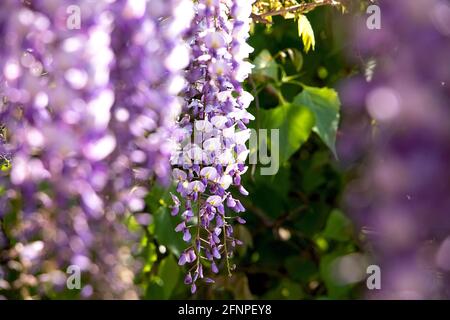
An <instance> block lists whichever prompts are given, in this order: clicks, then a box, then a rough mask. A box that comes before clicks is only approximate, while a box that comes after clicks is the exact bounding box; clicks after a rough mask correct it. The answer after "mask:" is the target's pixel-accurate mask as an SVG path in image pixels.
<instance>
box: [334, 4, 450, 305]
mask: <svg viewBox="0 0 450 320" xmlns="http://www.w3.org/2000/svg"><path fill="white" fill-rule="evenodd" d="M379 3H380V8H381V12H382V13H383V20H382V21H383V22H382V23H383V27H382V29H381V30H376V31H372V30H368V29H366V28H354V30H358V32H356V33H355V39H356V41H355V45H356V46H357V49H358V50H357V51H358V52H362V53H364V54H365V55H366V56H368V57H370V56H372V57H376V60H377V65H376V68H375V72H374V74H373V77H371V78H372V79H370V80H371V81H366V80H365V79H352V80H351V81H349V83H348V84H347V85H346V86H345V87H344V90H343V95H342V97H343V104H344V105H345V106H346V108H347V109H346V110H345V111H346V117H345V119H346V120H345V122H344V123H343V139H342V140H341V142H340V148H339V149H340V150H341V152H340V153H341V155H342V159H344V160H347V161H348V160H353V161H354V159H358V158H361V157H362V156H364V158H366V160H367V161H366V162H365V163H364V170H363V171H361V172H360V174H359V175H358V179H357V180H355V181H354V182H353V183H352V184H350V186H349V187H348V191H347V203H348V205H349V209H350V213H351V214H352V216H353V217H354V218H355V220H356V221H357V222H358V223H359V224H360V225H361V226H363V227H364V228H365V230H367V231H368V232H367V237H368V240H369V241H370V244H371V247H372V249H373V251H374V256H375V257H376V263H377V264H379V266H380V268H381V270H382V277H381V290H375V291H373V292H371V293H370V296H371V297H375V298H383V299H386V298H387V299H442V298H444V299H448V298H449V284H450V282H449V279H450V237H449V235H450V219H449V210H450V198H449V197H448V195H449V194H450V161H449V160H450V128H449V126H448V119H449V117H450V108H449V104H448V101H449V99H450V86H449V85H450V69H449V68H443V67H442V66H445V65H448V62H447V61H448V52H450V41H449V40H450V27H449V26H450V25H449V21H450V6H449V4H448V2H447V1H441V0H430V1H424V0H418V1H408V0H397V1H380V2H379ZM360 23H361V24H362V25H365V21H362V22H360ZM412 39H414V40H412ZM429 48H432V49H431V50H430V49H429ZM424 51H426V54H425V55H424ZM430 61H432V62H433V63H430ZM374 122H376V127H375V128H373V126H372V125H371V124H372V123H374ZM367 150H370V152H368V151H367Z"/></svg>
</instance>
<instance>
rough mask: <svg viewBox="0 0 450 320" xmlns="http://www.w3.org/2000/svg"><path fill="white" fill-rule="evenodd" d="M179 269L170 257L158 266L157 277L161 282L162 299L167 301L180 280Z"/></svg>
mask: <svg viewBox="0 0 450 320" xmlns="http://www.w3.org/2000/svg"><path fill="white" fill-rule="evenodd" d="M180 272H181V271H180V267H179V266H178V264H177V262H176V261H175V259H174V257H173V256H172V255H170V256H168V257H167V258H165V259H164V260H163V261H162V262H161V264H160V265H159V270H158V276H159V277H160V278H161V280H162V281H163V291H164V299H169V298H170V296H171V295H172V291H173V289H175V287H176V285H177V282H178V280H179V278H180Z"/></svg>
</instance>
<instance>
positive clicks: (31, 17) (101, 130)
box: [0, 0, 192, 298]
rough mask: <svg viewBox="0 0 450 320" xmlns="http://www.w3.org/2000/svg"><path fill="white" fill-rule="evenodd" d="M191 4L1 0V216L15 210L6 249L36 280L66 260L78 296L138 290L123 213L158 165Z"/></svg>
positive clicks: (164, 159) (58, 277)
mask: <svg viewBox="0 0 450 320" xmlns="http://www.w3.org/2000/svg"><path fill="white" fill-rule="evenodd" d="M74 4H75V5H77V6H78V7H79V9H80V10H79V11H80V13H81V15H82V16H81V17H82V25H81V28H80V29H76V28H75V29H73V30H72V29H69V28H67V25H66V19H67V14H66V11H67V8H68V7H69V6H71V5H74ZM191 5H192V4H191V2H190V0H172V1H163V0H148V1H131V0H128V1H125V0H119V1H116V2H114V3H111V1H106V0H105V1H96V2H95V3H92V2H91V1H81V0H80V1H76V3H74V1H59V2H57V3H56V2H49V1H33V3H32V4H30V5H26V4H21V3H20V2H18V1H12V0H11V1H10V0H6V1H2V2H1V4H0V33H2V34H1V37H0V44H1V48H0V71H1V79H0V80H2V86H0V93H2V97H1V99H0V101H2V103H1V104H0V123H1V124H4V125H5V128H6V132H7V134H6V136H7V139H6V140H7V141H6V144H5V145H3V144H2V147H1V148H2V149H1V150H5V151H7V153H8V154H10V155H11V157H10V158H11V169H10V171H6V172H3V173H1V177H0V178H1V179H2V186H3V188H1V189H0V196H1V200H2V201H1V202H0V205H1V206H2V207H1V208H0V218H2V216H1V214H7V213H8V212H15V215H16V216H17V217H18V223H17V226H16V227H15V228H14V230H13V231H11V232H10V233H9V234H8V235H7V236H9V237H14V238H15V239H16V241H17V245H15V246H14V247H13V248H7V249H10V250H8V251H9V258H10V259H15V260H18V261H20V262H21V265H22V266H21V270H20V271H21V272H22V273H25V274H27V275H30V276H31V277H34V276H35V275H39V279H37V278H33V279H35V280H33V281H32V282H33V283H35V282H37V281H36V280H39V281H43V282H47V281H48V282H51V283H52V284H53V285H57V286H65V280H64V278H65V276H66V273H65V267H66V266H67V265H69V264H74V265H76V266H78V267H79V268H80V269H81V271H82V272H83V275H87V276H86V277H87V278H86V279H85V280H86V281H85V282H87V283H88V285H86V286H84V287H83V288H82V290H81V294H82V295H83V296H85V297H92V296H94V297H103V298H116V297H122V298H132V297H136V292H135V288H134V285H133V277H132V274H133V273H132V270H131V268H134V267H136V266H138V265H137V264H136V263H133V262H132V261H131V259H130V258H131V251H130V249H128V248H127V247H126V246H125V245H126V244H127V240H131V239H132V238H131V235H130V233H129V231H128V229H127V226H126V225H125V224H124V223H123V221H122V220H123V219H122V217H123V215H124V214H125V213H128V212H140V211H141V210H143V208H144V205H143V200H142V199H143V197H144V196H145V194H146V190H145V189H144V188H140V187H138V186H137V183H138V181H141V180H144V179H148V178H150V177H151V176H153V175H156V176H157V177H160V178H163V176H164V175H165V170H166V169H165V167H166V166H167V163H168V160H169V151H167V150H168V149H169V148H168V146H167V145H165V144H164V142H165V141H166V140H167V137H168V135H169V134H170V131H171V130H172V126H173V122H174V120H173V119H174V117H175V116H176V113H177V112H179V111H180V107H179V106H177V104H178V102H177V99H176V94H177V93H178V92H179V91H180V90H181V89H182V88H183V84H184V81H183V78H182V77H181V76H180V70H181V69H182V68H183V67H184V66H186V65H187V64H188V62H189V59H188V57H187V56H188V53H187V52H186V50H184V47H183V46H182V45H181V44H180V43H181V39H182V38H181V36H182V35H183V34H184V32H185V29H186V28H187V27H189V25H190V15H189V8H190V6H191ZM124 39H125V40H124ZM123 40H124V41H123ZM183 60H184V61H185V62H183ZM183 63H184V64H183ZM16 200H19V201H16ZM13 203H20V204H21V206H20V207H19V208H17V207H16V206H13V205H12V204H13ZM2 237H3V235H2V236H0V238H2ZM31 239H33V241H31ZM2 242H3V243H6V242H7V241H0V249H4V248H6V246H3V247H2ZM0 258H1V257H0ZM49 267H50V268H49ZM23 278H24V279H25V277H23ZM27 279H30V278H27ZM14 285H16V286H18V287H17V288H15V289H21V288H22V287H26V286H28V285H30V286H32V285H31V284H29V283H22V282H15V284H14Z"/></svg>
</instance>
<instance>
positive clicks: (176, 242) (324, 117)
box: [138, 7, 368, 299]
mask: <svg viewBox="0 0 450 320" xmlns="http://www.w3.org/2000/svg"><path fill="white" fill-rule="evenodd" d="M307 17H308V20H309V21H310V22H311V25H312V26H313V29H314V33H315V39H316V45H315V47H316V49H315V50H314V51H309V52H308V53H305V51H306V50H303V49H304V48H303V43H302V40H301V39H300V38H299V32H298V28H297V24H296V22H295V21H294V20H292V19H286V20H285V19H283V18H282V17H274V19H273V22H274V23H273V24H271V25H264V24H256V25H255V26H254V29H253V32H252V36H251V39H250V44H251V45H252V46H253V47H254V48H255V52H254V53H253V56H252V59H253V62H254V64H255V69H254V71H253V74H252V77H251V78H250V80H249V81H248V84H247V86H248V88H247V89H248V90H249V91H250V92H252V93H253V94H254V95H256V96H257V99H255V101H254V103H253V105H252V110H251V111H252V113H253V114H254V115H255V116H256V121H254V123H253V126H254V128H279V129H280V141H281V143H280V154H281V157H280V170H279V171H278V173H277V174H276V175H274V176H261V175H260V174H259V172H260V170H259V167H257V168H252V170H249V172H248V173H247V175H246V177H245V181H244V185H245V186H246V188H247V189H248V190H249V192H250V195H249V196H248V197H242V198H240V200H241V201H242V202H243V204H244V206H245V207H246V208H247V212H246V213H245V214H244V215H243V217H244V218H245V219H246V220H247V224H245V225H243V226H239V227H238V238H240V239H242V240H243V241H244V246H242V247H240V248H239V250H238V251H237V252H236V256H235V257H234V258H233V262H234V263H235V264H236V269H235V271H234V274H233V277H231V278H229V277H228V276H226V275H224V276H221V277H219V278H216V283H215V284H214V285H211V286H209V285H208V286H202V287H201V288H199V291H198V292H197V293H196V294H195V295H194V296H191V294H190V292H189V290H188V287H187V286H185V285H184V284H183V271H182V270H180V268H179V266H178V265H177V263H176V261H177V255H178V254H179V253H180V252H181V250H182V248H183V246H184V244H183V242H182V240H181V239H180V237H179V235H178V234H176V233H175V232H174V231H173V228H174V226H175V225H176V223H177V222H176V221H175V220H174V219H172V218H171V217H170V214H169V209H168V205H169V203H170V199H169V190H165V189H164V188H159V189H154V190H153V192H152V194H150V195H149V196H148V201H147V205H148V206H149V209H150V212H152V213H153V215H154V219H153V221H152V223H151V224H150V226H149V229H148V232H147V233H146V234H147V235H146V237H144V239H143V244H144V245H146V246H147V250H146V255H145V257H144V259H145V261H146V266H145V268H144V272H143V274H142V275H141V278H140V279H138V281H140V282H141V283H142V286H143V288H144V289H145V292H146V293H145V296H144V298H147V299H186V298H187V299H191V298H192V299H197V298H206V299H349V298H357V297H359V296H360V294H361V289H362V287H361V283H365V282H364V281H363V279H364V276H365V268H364V269H362V268H363V267H364V266H365V264H367V261H368V258H367V256H366V255H365V254H364V253H363V252H362V251H363V249H362V248H361V244H360V243H361V236H360V235H359V234H358V233H356V232H355V230H354V227H353V226H352V223H351V221H350V220H349V219H348V218H347V216H346V214H345V211H343V209H342V205H341V203H342V201H341V200H342V199H341V197H342V192H343V190H344V187H345V185H346V181H347V180H348V179H349V177H350V176H351V170H346V169H348V168H346V169H344V168H343V167H342V165H341V164H340V162H339V160H338V154H336V152H335V150H334V138H335V137H336V135H337V136H338V139H339V132H336V129H337V125H338V122H339V113H340V112H339V108H340V102H339V98H338V96H337V94H336V92H335V91H334V90H333V89H332V88H335V87H336V86H337V84H338V82H339V81H340V80H341V79H343V78H346V77H348V76H350V75H352V74H353V73H355V72H358V70H359V66H358V65H357V64H355V63H353V62H349V61H347V60H346V58H345V57H346V50H347V35H346V33H345V32H346V28H345V27H346V19H348V15H346V14H343V13H342V12H341V11H340V10H337V9H336V8H330V7H321V8H317V9H315V10H313V11H311V12H309V13H308V14H307ZM304 85H306V86H308V87H304ZM311 87H314V88H311ZM319 88H322V89H319ZM255 93H256V94H255ZM250 171H251V172H250ZM355 261H357V262H358V263H359V264H358V263H354V262H355ZM346 263H347V265H346ZM342 266H344V268H345V267H347V269H348V270H350V272H351V274H350V278H351V279H346V277H345V274H344V275H342V274H340V273H339V272H341V273H342V271H343V270H342ZM355 275H356V277H355ZM352 277H353V278H352ZM347 278H348V277H347Z"/></svg>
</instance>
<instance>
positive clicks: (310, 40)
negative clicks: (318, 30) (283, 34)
mask: <svg viewBox="0 0 450 320" xmlns="http://www.w3.org/2000/svg"><path fill="white" fill-rule="evenodd" d="M297 23H298V36H299V37H300V38H302V41H303V46H304V48H305V52H308V51H309V50H310V49H311V48H312V49H313V50H314V48H315V46H316V39H315V37H314V31H313V29H312V27H311V23H309V20H308V18H307V17H306V16H305V15H303V14H301V15H299V17H298V21H297Z"/></svg>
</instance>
